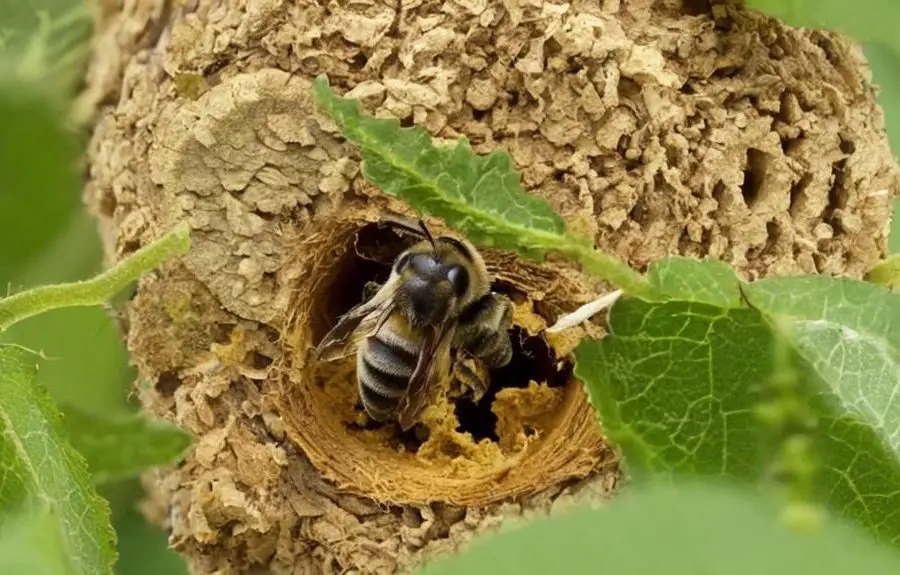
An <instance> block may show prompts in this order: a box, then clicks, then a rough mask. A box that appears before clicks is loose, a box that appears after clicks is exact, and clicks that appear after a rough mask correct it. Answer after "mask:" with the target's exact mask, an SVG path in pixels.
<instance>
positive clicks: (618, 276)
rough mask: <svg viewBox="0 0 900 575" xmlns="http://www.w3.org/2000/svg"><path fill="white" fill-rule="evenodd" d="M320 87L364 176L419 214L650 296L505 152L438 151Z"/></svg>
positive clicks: (462, 146)
mask: <svg viewBox="0 0 900 575" xmlns="http://www.w3.org/2000/svg"><path fill="white" fill-rule="evenodd" d="M314 88H315V99H316V103H317V104H318V105H319V106H320V107H321V108H322V110H323V111H324V112H325V113H326V114H328V116H329V117H330V118H331V119H332V120H333V121H334V122H335V123H336V124H337V125H338V127H339V128H340V129H341V131H342V132H343V134H344V136H345V137H346V138H347V139H349V140H350V141H352V142H354V143H356V144H357V145H359V147H360V149H361V154H362V174H363V176H364V177H365V178H366V179H367V180H369V181H370V182H371V183H373V184H375V185H376V186H378V187H379V188H381V190H383V191H384V192H385V193H387V194H390V195H392V196H396V197H398V198H400V199H402V200H404V201H405V202H407V203H408V204H409V205H410V206H411V207H412V208H413V209H415V210H416V211H417V212H419V213H420V214H425V215H434V216H438V217H441V218H443V219H444V221H446V222H447V225H449V226H450V227H451V228H453V229H455V230H457V231H458V232H461V233H463V234H465V235H466V236H467V237H468V238H469V239H470V240H471V241H472V242H474V243H476V244H481V245H485V246H494V247H498V248H505V249H510V250H515V251H516V252H518V253H519V254H520V255H523V256H525V257H529V258H534V259H540V258H541V257H543V255H544V253H545V252H546V251H548V250H555V251H557V252H559V253H561V254H563V255H566V256H568V257H570V258H574V259H576V260H578V261H579V262H581V264H582V265H584V267H585V269H586V270H587V271H588V272H589V273H591V274H594V275H596V276H597V277H598V278H600V279H604V280H607V281H609V282H610V283H612V284H613V285H615V286H616V287H618V288H620V289H622V290H624V291H626V292H629V293H632V294H634V295H646V296H649V295H651V294H650V292H651V289H650V286H649V284H648V283H647V282H646V280H644V278H643V277H641V276H640V274H638V273H637V272H635V271H634V270H632V269H631V268H630V267H628V265H627V264H625V263H624V262H623V261H621V260H619V259H617V258H615V257H612V256H610V255H607V254H604V253H601V252H598V251H596V250H594V249H593V247H592V242H591V241H590V240H589V239H588V238H583V237H578V236H575V235H572V234H571V233H569V232H567V231H566V225H565V221H564V220H563V219H562V217H561V216H560V215H559V214H558V213H556V211H555V210H554V209H553V207H552V206H550V204H549V203H547V201H546V200H544V199H543V198H541V197H540V196H537V195H535V194H529V193H526V192H525V191H524V190H523V189H522V185H521V182H520V180H521V176H520V174H519V173H518V172H517V171H516V170H515V169H514V167H513V164H512V160H511V159H510V157H509V155H508V154H506V152H503V151H499V150H497V151H494V152H492V153H491V154H489V155H487V156H479V155H478V154H475V153H474V152H473V151H472V148H471V147H470V146H469V143H468V141H467V140H466V139H465V138H460V139H459V140H458V141H457V143H456V145H455V146H450V147H437V146H435V145H434V144H433V143H432V141H431V136H430V135H429V134H428V132H427V131H426V130H425V129H424V128H422V127H420V126H412V127H409V128H403V127H401V126H400V121H399V120H397V119H396V118H375V117H372V116H368V115H365V114H362V113H360V111H359V102H357V101H356V100H352V99H345V98H339V97H338V96H336V95H335V94H334V92H332V91H331V88H329V86H328V81H327V80H326V79H325V78H324V77H320V78H319V79H318V80H316V83H315V86H314Z"/></svg>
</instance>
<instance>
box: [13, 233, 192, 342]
mask: <svg viewBox="0 0 900 575" xmlns="http://www.w3.org/2000/svg"><path fill="white" fill-rule="evenodd" d="M190 246H191V236H190V227H189V226H188V225H187V223H182V224H179V225H178V226H176V227H175V228H174V229H172V230H171V231H169V232H168V233H166V234H165V235H164V236H162V237H160V238H158V239H157V240H155V241H154V242H152V243H151V244H149V245H147V246H144V247H143V248H141V249H139V250H138V251H136V252H135V253H133V254H131V255H130V256H128V257H127V258H125V259H124V260H122V261H121V262H119V263H118V264H116V265H115V266H114V267H112V268H110V269H108V270H106V271H105V272H103V273H102V274H100V275H98V276H96V277H94V278H91V279H89V280H85V281H79V282H72V283H67V284H58V285H49V286H40V287H36V288H33V289H30V290H27V291H24V292H21V293H17V294H15V295H11V296H9V297H7V298H3V299H0V331H4V330H6V329H7V328H9V327H10V326H11V325H13V324H14V323H16V322H18V321H21V320H23V319H25V318H28V317H31V316H33V315H37V314H39V313H42V312H45V311H49V310H51V309H56V308H60V307H75V306H92V305H101V304H103V303H104V302H105V301H107V300H109V299H110V298H111V297H113V296H114V295H116V293H118V292H119V291H121V290H122V289H124V288H125V287H126V286H128V284H130V283H131V282H133V281H134V280H136V279H137V278H138V277H140V276H141V275H142V274H144V273H146V272H148V271H150V270H152V269H153V268H155V267H156V266H158V265H159V264H160V263H162V262H163V261H164V260H166V259H168V258H169V257H172V256H175V255H180V254H183V253H185V252H186V251H187V250H188V248H190Z"/></svg>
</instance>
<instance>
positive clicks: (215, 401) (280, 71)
mask: <svg viewBox="0 0 900 575" xmlns="http://www.w3.org/2000/svg"><path fill="white" fill-rule="evenodd" d="M119 4H121V6H120V5H119ZM96 24H97V31H96V36H95V38H94V49H93V56H92V61H91V67H90V71H89V74H88V78H87V86H86V89H85V92H84V94H83V100H84V102H85V103H87V105H88V106H90V107H92V108H93V109H94V110H95V117H94V119H93V122H92V130H93V131H92V139H91V143H90V150H89V170H88V177H87V182H86V187H85V199H86V203H87V205H88V206H89V208H90V210H91V211H92V213H93V214H95V216H96V218H97V221H98V225H99V226H100V229H101V231H102V232H103V236H104V238H105V246H106V253H107V257H108V259H109V260H110V261H113V260H117V259H119V258H121V257H123V256H125V255H126V254H128V253H130V252H132V251H134V250H135V249H137V248H138V247H139V246H141V245H144V244H146V243H147V242H148V241H150V240H151V239H153V238H155V237H156V236H158V235H159V234H160V233H162V232H163V231H164V230H166V229H168V228H170V227H171V226H172V225H174V224H175V223H177V222H180V221H188V222H190V224H191V226H192V230H193V232H192V235H193V241H194V245H193V248H192V250H191V252H190V253H189V254H187V255H186V256H185V257H184V258H182V259H180V260H179V261H178V262H173V263H171V264H168V265H165V266H163V267H162V268H161V269H160V270H159V271H157V272H155V273H153V274H151V275H150V276H148V277H146V278H144V279H143V280H142V281H141V283H140V286H139V290H138V293H137V296H136V297H135V299H134V300H133V302H132V303H131V305H130V306H129V309H128V312H127V314H128V323H129V327H128V333H127V340H128V345H129V349H130V350H131V353H132V357H133V362H134V363H135V365H136V366H137V368H138V370H139V373H140V378H141V380H143V381H145V382H148V383H149V384H150V385H148V386H145V387H143V388H141V390H140V391H139V393H140V396H141V400H142V403H143V405H144V407H145V408H146V409H147V410H148V411H150V412H152V413H154V414H156V415H158V416H160V417H165V418H168V419H170V420H172V421H175V422H177V423H178V424H179V425H181V426H183V427H184V428H185V429H187V430H189V431H190V432H191V433H193V434H194V435H195V436H196V439H197V443H196V446H195V448H194V449H193V451H192V452H191V453H190V454H189V455H188V457H187V458H186V459H185V461H184V462H183V463H181V464H179V465H177V466H175V467H173V468H170V469H165V470H160V471H158V472H156V473H153V474H151V475H149V476H148V477H147V478H146V483H147V485H148V487H149V489H150V492H151V498H150V500H149V501H148V502H147V506H146V511H147V513H148V515H149V516H150V517H151V519H153V520H154V521H156V522H157V523H158V524H160V525H161V526H163V527H164V528H165V529H166V530H167V531H168V532H169V533H170V542H171V544H172V545H173V546H174V547H175V548H176V549H177V550H179V551H180V552H181V553H183V554H184V556H185V557H186V558H187V560H188V563H189V565H190V568H191V571H192V573H198V574H199V573H219V574H231V573H262V572H271V573H279V574H280V573H324V572H357V573H394V572H398V571H399V572H405V571H409V570H411V569H413V568H415V566H417V565H419V564H421V562H422V561H424V560H427V559H428V558H431V557H434V556H437V555H440V554H444V553H449V552H452V551H454V550H456V549H458V548H459V547H460V545H462V544H463V543H465V542H466V541H467V540H469V539H471V538H472V537H473V536H474V535H476V534H478V533H480V532H483V531H485V530H488V529H492V528H494V527H495V526H497V525H498V524H500V523H501V522H503V521H504V520H506V518H508V517H511V516H521V515H532V514H540V513H545V512H548V511H553V510H555V509H557V508H559V507H561V506H565V505H567V504H570V503H572V502H575V501H579V500H584V499H587V500H593V501H596V500H600V499H603V498H605V497H608V496H610V495H611V494H612V493H613V492H614V490H615V488H616V485H617V484H618V482H619V473H620V472H619V469H618V460H617V456H616V453H615V451H614V450H613V449H612V448H610V447H609V446H608V444H607V442H606V440H605V438H604V435H603V432H602V429H601V427H600V426H599V424H597V423H596V421H595V419H594V415H593V412H592V411H591V408H590V407H589V405H588V404H587V401H586V399H585V396H584V392H583V391H582V389H581V386H580V385H579V384H578V382H577V381H575V380H574V379H573V377H572V375H571V357H570V353H571V351H572V349H573V347H574V345H575V343H576V342H577V339H578V338H579V337H581V336H583V335H585V334H587V335H592V336H597V337H599V336H602V335H603V333H604V328H603V325H602V323H601V322H599V321H598V322H594V323H589V324H588V325H587V326H585V327H584V328H580V329H578V330H574V331H573V332H571V333H568V334H567V335H565V336H561V337H558V338H556V339H551V340H550V341H547V340H546V339H544V337H543V336H542V335H541V330H542V329H543V328H544V327H546V326H547V325H549V324H552V323H553V322H554V321H555V320H556V318H558V317H559V316H560V315H561V314H563V313H566V312H569V311H572V310H574V309H575V308H577V307H578V306H579V305H581V304H583V303H585V302H587V301H589V300H591V299H593V298H595V297H597V296H598V295H599V294H601V293H603V292H605V291H607V290H608V289H610V288H609V286H604V285H602V284H598V283H596V282H593V281H591V280H590V279H588V278H587V277H585V276H583V275H582V274H581V273H580V272H579V271H578V270H577V269H575V268H574V267H573V266H572V265H571V264H569V263H567V262H565V261H562V260H560V259H558V258H548V260H547V261H546V262H542V263H534V262H525V261H522V260H520V259H518V258H516V257H514V256H512V255H511V254H509V253H506V252H502V251H498V250H487V251H486V257H487V260H488V262H489V265H490V269H491V271H492V272H493V273H494V274H495V275H496V277H497V283H496V287H497V289H500V290H503V291H505V292H506V293H508V294H510V295H511V296H512V297H513V299H514V301H515V303H516V306H515V309H516V312H515V324H516V331H515V335H516V337H515V339H516V341H517V342H518V343H517V360H516V361H515V365H514V367H513V368H510V369H509V370H507V371H505V372H504V373H502V374H499V375H497V374H495V376H494V377H493V386H494V389H495V390H496V393H492V394H490V397H489V401H488V402H486V403H484V404H482V405H480V406H476V405H474V404H471V402H469V403H466V402H467V400H466V399H465V397H462V392H460V391H459V390H455V391H454V390H452V389H451V390H445V392H444V393H443V394H442V395H441V397H440V398H439V400H438V401H437V403H436V404H435V405H434V406H433V407H431V408H429V410H427V411H426V412H425V413H424V414H423V423H422V425H421V426H420V427H419V429H418V431H417V432H415V433H412V434H401V433H399V432H398V430H397V429H396V427H395V426H391V425H384V426H380V427H379V426H372V425H366V424H365V422H362V421H361V418H360V415H359V412H358V408H357V407H356V406H355V403H356V397H355V393H356V392H355V386H354V383H353V367H352V365H342V366H340V367H338V368H325V369H317V368H315V366H314V365H313V362H312V361H311V356H310V348H311V346H313V345H314V344H315V343H316V342H317V340H318V338H321V337H322V335H323V334H324V332H325V330H327V329H328V327H329V326H330V324H331V323H332V322H333V321H334V320H335V318H336V317H337V315H338V314H339V313H342V312H343V311H346V309H347V308H349V307H350V306H351V305H353V304H354V303H356V302H357V301H358V300H359V297H360V294H361V293H362V286H363V284H364V283H365V281H366V280H368V279H373V278H376V279H377V277H379V275H383V274H384V272H385V269H386V267H385V266H386V264H387V263H389V261H390V258H391V257H393V256H394V255H396V253H397V250H398V249H401V247H402V238H400V237H399V236H395V235H392V234H391V233H388V232H382V231H378V230H376V228H375V227H374V226H373V225H372V222H374V221H375V220H376V219H377V218H378V217H379V216H380V215H381V214H383V213H384V212H386V211H395V212H396V211H399V212H401V213H402V212H406V213H409V212H408V209H407V208H406V207H405V206H404V205H403V204H401V203H400V202H398V201H396V200H393V199H391V198H389V197H387V196H385V195H384V194H382V193H380V192H379V191H378V190H375V189H373V188H372V187H371V186H368V185H367V184H366V183H365V182H364V181H363V180H362V177H361V175H360V173H359V162H358V155H357V153H356V151H355V150H354V149H353V148H352V147H351V146H349V145H347V144H346V143H345V142H344V141H343V140H342V139H341V138H340V137H339V135H338V134H337V133H336V132H335V129H334V126H333V125H332V124H331V123H330V122H329V121H328V120H327V119H326V118H324V117H323V116H322V115H321V114H320V113H319V112H318V111H316V110H315V108H314V106H313V104H312V102H311V99H310V96H311V94H310V85H311V82H312V80H313V79H314V78H315V77H316V76H317V75H318V74H321V73H326V74H328V76H329V78H330V81H331V84H332V86H333V88H334V89H335V90H336V91H337V92H338V93H342V94H345V93H346V94H349V95H350V96H353V97H356V98H359V99H360V100H361V102H362V105H363V107H364V109H365V110H366V111H367V112H370V113H375V114H378V115H382V116H386V115H390V116H394V117H398V118H401V119H403V120H404V121H406V122H410V123H416V124H419V125H422V126H425V127H426V128H427V129H428V130H429V131H430V132H431V133H432V134H433V135H434V136H436V137H438V138H445V139H455V138H457V137H458V136H461V135H464V136H466V137H467V138H468V139H469V140H470V142H471V143H472V145H473V147H474V149H475V150H476V151H478V152H488V151H491V150H494V149H504V150H507V151H508V152H509V153H510V155H511V156H512V158H513V160H514V162H515V164H516V166H517V168H518V169H520V170H521V171H522V173H523V183H524V185H525V187H526V188H527V189H528V190H529V191H530V192H532V193H535V194H540V195H541V196H543V197H545V198H547V199H548V200H549V201H550V202H551V204H553V206H554V207H555V208H556V209H558V210H559V211H560V212H561V213H562V215H563V216H564V217H565V218H566V220H567V221H568V222H569V223H570V225H571V226H572V227H573V228H575V229H576V230H578V231H581V232H583V233H586V234H589V235H591V236H592V237H594V238H595V241H596V243H597V245H598V247H599V248H600V249H602V250H605V251H608V252H610V253H614V254H616V255H618V256H620V257H623V258H625V259H626V260H627V261H628V262H629V263H630V264H631V265H633V266H634V267H635V268H637V269H645V268H646V266H647V265H648V263H650V262H651V261H653V260H655V259H658V258H660V257H663V256H665V255H671V254H684V255H688V256H692V257H706V256H709V257H714V258H718V259H722V260H725V261H727V262H728V263H730V264H731V265H732V266H734V268H735V269H736V270H737V271H738V273H739V274H741V276H742V277H744V278H745V279H753V278H758V277H763V276H768V275H777V274H798V273H825V274H847V275H850V276H855V277H859V276H861V275H862V273H863V272H864V271H865V270H866V269H867V267H868V266H870V265H871V264H872V263H874V262H875V261H876V260H877V259H878V258H879V257H881V256H882V255H883V253H884V250H885V246H886V237H887V231H888V226H889V220H890V209H891V201H892V199H893V197H895V196H896V195H897V192H898V171H897V167H896V165H895V163H894V160H893V157H892V155H891V152H890V150H889V148H888V144H887V141H886V137H885V134H884V127H883V120H882V112H881V110H880V109H879V108H878V106H877V104H876V101H875V93H874V89H873V87H872V85H871V84H870V81H869V73H868V70H867V65H866V62H865V60H864V58H863V56H862V53H861V51H860V49H859V47H858V46H856V45H854V44H852V43H851V42H849V41H848V40H847V39H846V38H844V37H841V36H839V35H836V34H831V33H826V32H821V31H809V30H795V29H790V28H787V27H785V26H783V25H781V24H780V23H778V22H776V21H773V20H770V19H768V18H765V17H763V16H761V15H758V14H754V13H750V12H748V11H745V10H744V9H743V8H741V7H740V6H739V5H738V4H736V3H733V2H705V1H703V0H684V1H678V0H659V1H651V0H632V1H627V0H605V1H603V2H598V1H597V0H590V1H588V0H574V1H572V2H568V3H562V2H551V1H544V0H502V1H500V0H455V1H447V2H416V1H403V2H399V3H398V2H395V1H383V0H372V1H369V2H348V1H344V0H340V1H332V2H324V1H321V0H297V1H289V0H208V1H191V0H187V1H178V2H175V1H172V2H166V1H164V0H126V1H125V2H123V3H112V2H106V3H103V2H101V3H100V6H99V7H98V8H97V14H96ZM433 225H434V226H435V227H436V228H437V229H439V230H440V229H441V226H440V224H439V222H434V224H433ZM470 404H471V405H470Z"/></svg>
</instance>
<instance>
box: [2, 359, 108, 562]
mask: <svg viewBox="0 0 900 575" xmlns="http://www.w3.org/2000/svg"><path fill="white" fill-rule="evenodd" d="M36 374H37V357H36V356H35V355H33V354H32V353H31V352H29V351H27V350H24V349H22V348H19V347H15V346H11V345H2V346H0V397H2V398H3V400H2V402H0V431H2V435H0V468H2V470H3V473H2V474H0V510H6V512H8V511H9V510H10V509H11V508H13V507H21V506H33V505H46V504H51V505H53V506H54V509H55V513H56V514H57V515H58V522H57V523H56V525H55V529H56V530H57V531H58V533H59V537H60V539H61V540H62V545H63V548H64V549H65V554H66V556H67V557H69V560H70V562H71V564H72V567H73V572H74V573H84V574H92V575H93V574H104V573H112V565H113V563H114V561H115V551H114V549H113V544H114V540H115V536H114V534H113V532H112V529H111V527H110V523H109V521H110V519H109V507H108V505H107V504H106V502H105V501H103V500H102V499H101V498H100V497H98V496H97V493H96V491H95V490H94V487H93V485H92V484H91V479H90V474H89V473H88V470H87V465H86V464H85V461H84V459H83V458H82V457H81V455H80V454H79V453H78V452H77V451H76V450H75V449H73V448H72V446H71V445H70V444H69V443H68V441H67V440H66V438H65V428H64V426H63V423H62V421H61V417H60V414H59V412H58V410H57V407H56V405H54V403H53V402H52V400H51V399H50V398H49V396H48V395H47V393H46V391H45V390H44V389H43V388H42V387H41V386H40V385H39V384H38V383H37V382H36V381H35V377H36ZM0 513H2V512H0Z"/></svg>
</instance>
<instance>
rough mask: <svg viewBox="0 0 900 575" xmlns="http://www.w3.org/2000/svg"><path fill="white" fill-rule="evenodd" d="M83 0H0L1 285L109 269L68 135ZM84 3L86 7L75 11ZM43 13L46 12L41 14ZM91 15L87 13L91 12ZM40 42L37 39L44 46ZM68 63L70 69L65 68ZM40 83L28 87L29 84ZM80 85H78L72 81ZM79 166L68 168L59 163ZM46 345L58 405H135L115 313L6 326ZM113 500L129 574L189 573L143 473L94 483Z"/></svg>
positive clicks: (76, 149)
mask: <svg viewBox="0 0 900 575" xmlns="http://www.w3.org/2000/svg"><path fill="white" fill-rule="evenodd" d="M78 2H79V0H0V173H2V174H4V179H3V186H2V187H0V285H2V286H3V287H4V288H5V290H6V291H5V292H4V293H7V292H10V291H12V292H15V291H20V290H22V289H24V288H28V287H31V286H35V285H41V284H47V283H59V282H66V281H74V280H80V279H85V278H88V277H90V276H92V275H94V274H96V273H97V272H99V271H101V269H102V265H101V260H102V250H101V246H100V240H99V237H98V235H97V232H96V228H95V224H94V222H93V221H92V220H91V218H90V217H89V216H88V215H87V214H86V212H85V210H84V208H83V205H82V202H81V187H82V180H83V176H82V173H80V169H79V167H78V164H77V159H78V156H79V154H80V153H81V150H83V146H84V142H83V141H79V140H77V139H72V138H67V137H66V136H65V135H64V133H62V132H61V128H60V126H59V122H58V115H57V114H54V113H53V112H52V110H53V106H57V108H56V109H57V110H59V109H60V108H61V107H62V105H65V102H64V97H60V95H61V93H62V94H63V95H64V94H65V93H68V92H71V89H72V82H71V78H72V77H75V78H77V77H78V76H81V75H83V72H82V69H81V68H80V67H79V66H74V67H73V66H71V62H72V61H75V62H78V58H77V56H78V51H77V49H78V46H82V47H83V46H84V44H83V41H84V39H85V38H86V36H87V34H89V32H90V28H89V22H90V19H89V12H87V11H85V10H83V9H82V8H83V5H81V4H79V3H78ZM79 9H81V11H80V12H79ZM41 12H43V13H44V14H45V16H46V18H43V19H42V18H41V17H39V16H38V14H39V13H41ZM85 16H88V17H87V18H85ZM36 38H40V40H38V41H36V40H35V39H36ZM64 67H65V69H63V68H64ZM22 79H24V80H26V81H27V80H35V81H36V82H35V83H34V84H33V85H32V88H33V89H31V90H28V89H27V88H28V83H27V82H26V83H25V84H24V88H25V89H24V90H23V89H22V88H23V86H22V85H18V84H14V82H21V81H22ZM75 89H76V90H77V86H75ZM60 165H71V166H72V169H71V170H66V171H62V170H59V169H56V168H57V166H60ZM0 341H15V342H16V343H19V344H22V345H25V346H27V347H29V348H31V349H36V350H41V351H43V352H44V354H45V355H46V356H47V358H48V359H47V361H45V362H44V363H43V364H42V365H41V369H40V372H39V378H40V381H41V382H42V383H44V384H45V385H46V386H47V387H48V388H49V389H50V392H51V394H52V395H53V397H54V398H55V399H56V400H57V401H58V402H60V403H62V404H67V405H72V406H75V407H79V408H82V409H83V410H86V411H89V412H90V411H100V412H104V413H107V414H115V413H127V412H129V411H133V410H135V409H136V408H137V406H136V405H135V404H134V402H131V401H129V399H128V394H129V392H130V389H131V385H132V383H133V381H134V379H135V373H134V371H133V370H132V369H131V368H130V367H129V365H128V360H127V353H126V350H125V345H124V342H123V341H122V340H121V337H120V335H119V333H118V331H117V328H116V325H115V323H114V320H113V319H112V318H111V317H110V316H109V315H107V313H106V312H105V311H104V310H102V309H100V308H70V309H61V310H56V311H52V312H48V313H45V314H42V315H39V316H36V317H33V318H31V319H28V320H25V321H23V322H21V323H18V324H16V325H15V326H13V327H12V328H11V329H10V330H8V331H7V332H3V333H0ZM98 489H99V491H100V493H101V495H103V496H104V497H106V498H108V499H109V501H110V504H111V507H112V516H113V523H114V527H115V529H116V532H117V536H118V551H119V554H120V557H119V562H118V564H117V567H116V572H117V573H120V574H122V575H145V574H146V575H151V574H153V575H182V574H186V573H187V569H186V567H185V565H184V562H183V560H182V559H181V557H180V556H179V555H178V554H176V553H175V552H173V551H171V550H169V549H168V546H167V536H166V534H165V533H164V532H163V531H162V530H161V529H159V528H157V527H154V526H152V525H150V524H148V523H147V521H146V520H145V519H144V518H143V516H142V515H141V514H140V513H139V511H138V509H137V506H138V504H139V502H140V498H141V495H142V489H141V486H140V483H139V482H138V481H137V480H127V481H119V482H116V483H106V484H103V485H100V486H99V487H98Z"/></svg>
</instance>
